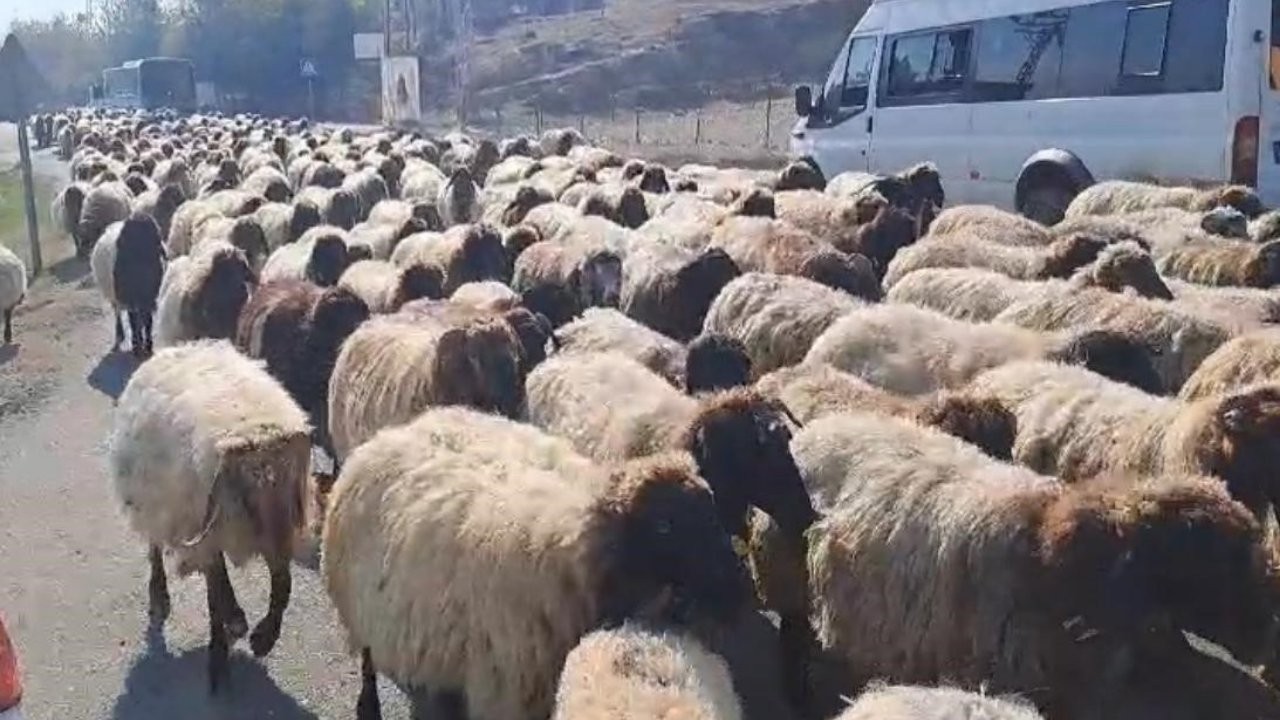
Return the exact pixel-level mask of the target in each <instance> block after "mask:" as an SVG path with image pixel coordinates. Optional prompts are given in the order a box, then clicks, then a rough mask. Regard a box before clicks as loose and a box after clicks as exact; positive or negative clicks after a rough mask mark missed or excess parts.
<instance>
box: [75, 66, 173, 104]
mask: <svg viewBox="0 0 1280 720" xmlns="http://www.w3.org/2000/svg"><path fill="white" fill-rule="evenodd" d="M90 104H92V105H94V106H97V107H108V108H118V109H140V110H160V109H170V110H177V111H179V112H194V111H195V109H196V74H195V66H194V65H193V64H192V63H191V61H190V60H184V59H182V58H145V59H142V60H130V61H129V62H126V63H124V64H123V65H121V66H120V67H114V68H107V69H106V70H103V71H102V82H101V84H99V85H95V86H94V88H93V90H92V97H91V103H90Z"/></svg>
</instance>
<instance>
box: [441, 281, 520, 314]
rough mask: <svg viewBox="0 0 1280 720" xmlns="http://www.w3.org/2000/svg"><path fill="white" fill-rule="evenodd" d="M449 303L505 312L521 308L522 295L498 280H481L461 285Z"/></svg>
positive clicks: (450, 297)
mask: <svg viewBox="0 0 1280 720" xmlns="http://www.w3.org/2000/svg"><path fill="white" fill-rule="evenodd" d="M449 302H453V303H457V304H459V305H468V306H471V307H474V308H477V309H481V310H492V311H494V312H503V311H506V310H510V309H512V308H515V307H519V306H520V294H519V293H517V292H516V291H515V290H512V289H511V288H510V287H509V286H508V285H506V284H505V283H501V282H498V281H497V280H481V281H479V282H469V283H464V284H462V285H459V286H458V289H457V290H454V291H453V294H452V295H450V296H449Z"/></svg>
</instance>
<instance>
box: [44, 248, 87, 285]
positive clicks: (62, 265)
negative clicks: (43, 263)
mask: <svg viewBox="0 0 1280 720" xmlns="http://www.w3.org/2000/svg"><path fill="white" fill-rule="evenodd" d="M49 274H50V275H53V276H54V277H55V278H57V279H58V282H61V283H73V282H76V281H77V280H82V279H84V278H86V277H88V276H89V263H88V261H85V260H81V259H80V258H78V257H75V256H74V255H73V256H71V257H69V258H67V259H65V260H59V261H58V262H56V263H54V264H52V265H50V266H49Z"/></svg>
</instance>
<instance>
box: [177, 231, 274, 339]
mask: <svg viewBox="0 0 1280 720" xmlns="http://www.w3.org/2000/svg"><path fill="white" fill-rule="evenodd" d="M207 262H208V263H209V266H208V272H207V274H206V275H205V277H204V278H203V279H202V281H201V282H200V283H199V285H198V286H197V287H196V290H195V292H194V293H193V295H192V297H190V298H189V299H188V302H187V303H186V304H185V307H184V308H183V316H184V317H183V325H185V326H186V327H188V328H190V329H191V330H192V331H193V332H194V335H195V337H197V338H231V337H234V335H235V331H236V323H237V322H238V321H239V319H240V311H241V310H242V309H243V308H244V305H245V303H246V302H248V301H249V294H250V293H251V292H252V290H253V287H254V286H255V285H257V284H258V279H257V276H256V275H255V274H254V272H253V269H252V268H251V267H250V266H249V261H248V260H246V259H245V256H244V253H243V252H241V251H240V249H239V248H236V247H231V246H224V247H221V248H218V249H216V250H212V251H210V256H209V257H208V260H207Z"/></svg>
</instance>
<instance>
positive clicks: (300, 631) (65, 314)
mask: <svg viewBox="0 0 1280 720" xmlns="http://www.w3.org/2000/svg"><path fill="white" fill-rule="evenodd" d="M16 151H17V146H16V136H15V134H14V132H13V127H12V126H10V125H0V165H2V166H4V167H8V166H9V165H11V164H12V163H13V162H15V161H16ZM36 160H37V162H36V165H37V169H36V172H37V173H38V174H41V175H44V176H46V177H57V178H63V177H65V175H66V170H65V167H64V166H63V165H62V164H61V163H59V162H57V161H56V160H55V159H54V158H53V156H52V155H51V154H50V152H49V151H44V152H41V153H38V154H37V158H36ZM0 231H3V230H0ZM9 239H10V238H6V240H9ZM64 254H65V253H64ZM87 276H88V269H87V267H86V266H85V265H84V264H83V263H79V262H77V261H75V260H74V259H72V260H64V261H62V262H59V263H56V264H54V265H52V266H51V267H50V268H49V272H48V273H47V274H46V275H45V276H43V277H42V278H40V279H39V280H38V281H37V282H36V283H35V284H34V286H33V288H32V289H31V291H30V292H29V294H28V297H27V301H26V303H25V304H24V305H23V306H22V308H21V309H20V310H19V311H18V313H17V314H16V317H15V321H14V325H15V327H14V332H15V346H13V347H0V614H2V615H3V617H4V620H5V624H6V626H7V627H8V629H9V632H10V633H11V634H12V635H13V637H14V641H15V642H16V643H17V649H18V657H19V662H20V664H21V666H22V676H23V681H24V683H25V686H26V700H25V703H24V708H23V710H24V712H25V713H26V714H27V717H28V718H31V719H32V720H91V719H92V720H98V719H106V718H113V719H115V720H160V719H163V718H175V719H176V718H183V719H184V720H185V719H188V718H190V719H191V720H203V719H205V718H237V719H240V718H284V719H293V718H296V719H310V718H350V717H353V716H354V708H355V702H356V696H357V693H358V692H359V680H358V674H357V665H356V663H355V662H354V661H353V660H352V659H351V658H350V657H349V656H348V655H347V653H346V649H345V641H344V639H343V636H342V631H341V629H340V627H339V625H338V622H337V618H336V616H335V614H334V612H333V610H332V608H331V606H330V604H329V602H328V599H327V597H326V596H325V593H324V589H323V587H322V584H321V582H320V578H319V576H318V575H317V574H316V572H315V571H314V570H312V569H307V568H304V567H300V566H299V567H295V573H294V587H293V602H292V604H291V605H290V607H289V610H288V613H287V614H286V616H285V624H284V632H283V634H282V636H281V639H280V642H279V644H278V645H277V646H276V650H275V652H274V654H273V655H272V656H271V657H270V658H268V659H267V660H266V661H265V662H259V661H257V660H255V659H254V658H253V657H252V654H250V653H249V651H248V648H247V645H246V644H245V643H241V644H240V645H239V646H238V647H237V648H236V650H235V652H234V655H233V660H232V665H233V667H232V677H231V687H230V689H229V691H227V692H226V693H225V694H223V695H220V696H218V697H216V698H211V697H210V696H209V695H208V693H207V691H206V687H207V686H206V682H205V658H206V655H205V650H204V646H205V643H206V642H207V639H208V621H207V615H206V612H205V600H204V597H205V595H204V583H203V580H202V579H200V578H199V577H192V578H187V579H182V580H179V579H173V578H171V580H170V592H171V593H172V595H173V613H172V616H171V617H170V619H169V622H168V624H167V625H166V626H165V628H164V629H163V632H162V633H156V632H150V631H149V630H148V622H147V601H146V571H147V563H146V558H145V548H144V547H143V545H142V544H141V543H140V541H139V540H138V538H137V537H135V536H134V535H132V534H131V533H130V531H129V529H128V527H127V526H126V524H125V522H124V520H123V517H122V516H121V515H120V513H119V511H118V510H117V507H116V502H115V498H114V494H113V492H112V490H111V486H110V480H109V477H108V474H107V466H106V452H107V437H108V432H109V429H110V426H111V413H112V406H113V403H114V397H116V396H118V394H119V392H120V391H121V389H122V388H123V387H124V384H125V383H126V382H127V379H128V376H129V374H130V372H131V371H132V370H133V367H134V365H133V362H132V361H131V360H130V359H129V358H128V356H126V355H121V354H113V353H110V352H109V350H110V346H111V337H112V329H111V320H110V315H109V313H108V312H106V309H105V307H104V303H103V301H102V299H101V297H100V295H99V294H98V291H97V289H96V288H95V287H94V286H93V283H92V280H91V279H88V277H87ZM232 580H233V582H234V583H235V586H236V589H237V592H238V594H239V597H240V600H241V603H242V604H243V605H244V608H245V611H246V613H248V615H249V618H250V622H253V621H254V620H255V619H256V618H258V617H260V616H261V614H262V613H264V612H265V610H266V605H267V589H268V587H267V585H268V581H267V576H266V570H265V568H263V567H262V566H261V565H251V566H249V567H248V568H246V569H244V570H242V571H234V572H233V576H232ZM382 696H383V702H384V712H385V715H386V717H387V718H388V720H391V719H392V718H407V717H408V714H409V713H408V710H407V705H406V704H405V703H404V702H403V699H402V697H401V696H400V693H398V692H397V691H396V690H394V688H390V687H384V688H383V692H382Z"/></svg>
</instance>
